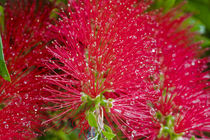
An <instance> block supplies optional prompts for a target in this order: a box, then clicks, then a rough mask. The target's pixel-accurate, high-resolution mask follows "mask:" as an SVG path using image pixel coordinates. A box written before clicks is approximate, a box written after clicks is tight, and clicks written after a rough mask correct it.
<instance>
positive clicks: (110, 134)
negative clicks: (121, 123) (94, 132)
mask: <svg viewBox="0 0 210 140" xmlns="http://www.w3.org/2000/svg"><path fill="white" fill-rule="evenodd" d="M102 133H103V135H104V136H105V137H106V138H107V139H108V140H112V139H113V138H114V137H115V134H113V133H112V132H106V131H102Z"/></svg>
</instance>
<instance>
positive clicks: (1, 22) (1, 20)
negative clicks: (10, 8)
mask: <svg viewBox="0 0 210 140" xmlns="http://www.w3.org/2000/svg"><path fill="white" fill-rule="evenodd" d="M0 28H1V30H2V31H3V30H4V8H3V7H2V6H1V5H0Z"/></svg>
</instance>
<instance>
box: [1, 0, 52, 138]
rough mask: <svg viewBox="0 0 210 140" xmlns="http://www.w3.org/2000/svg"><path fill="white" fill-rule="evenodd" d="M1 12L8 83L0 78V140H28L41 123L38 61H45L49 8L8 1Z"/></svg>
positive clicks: (36, 4) (40, 88)
mask: <svg viewBox="0 0 210 140" xmlns="http://www.w3.org/2000/svg"><path fill="white" fill-rule="evenodd" d="M42 4H43V5H42ZM4 9H5V24H4V25H5V28H4V29H1V35H2V41H3V46H4V48H3V49H4V50H3V51H4V55H5V61H6V64H7V67H8V71H9V73H10V75H11V82H7V81H5V80H4V79H3V78H0V93H1V94H0V102H1V108H0V139H5V140H7V139H29V138H32V137H35V136H37V134H38V132H39V129H38V128H37V127H38V126H40V124H41V117H40V113H39V112H40V107H41V104H42V102H41V100H40V97H41V90H42V87H43V84H44V82H43V81H41V80H40V78H38V77H37V75H40V74H41V73H43V72H44V71H43V69H42V68H41V66H42V64H41V63H40V59H42V58H45V59H46V58H47V52H46V51H45V49H44V48H43V46H44V44H46V40H45V38H44V36H45V32H46V30H47V28H46V27H47V24H48V22H49V21H50V19H49V15H50V12H51V10H52V5H49V4H47V6H46V5H44V2H40V3H38V2H35V1H30V0H28V1H24V0H17V1H13V0H9V1H7V3H6V4H5V6H4Z"/></svg>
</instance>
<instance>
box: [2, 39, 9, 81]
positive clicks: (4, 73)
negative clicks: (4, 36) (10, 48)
mask: <svg viewBox="0 0 210 140" xmlns="http://www.w3.org/2000/svg"><path fill="white" fill-rule="evenodd" d="M0 75H1V76H2V77H3V78H4V79H5V80H7V81H11V79H10V75H9V72H8V70H7V66H6V64H5V60H4V53H3V44H2V40H1V36H0Z"/></svg>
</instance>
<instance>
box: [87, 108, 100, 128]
mask: <svg viewBox="0 0 210 140" xmlns="http://www.w3.org/2000/svg"><path fill="white" fill-rule="evenodd" d="M88 123H89V125H90V126H91V127H95V128H97V127H98V125H97V121H96V117H95V115H94V114H93V112H89V113H88Z"/></svg>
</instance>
